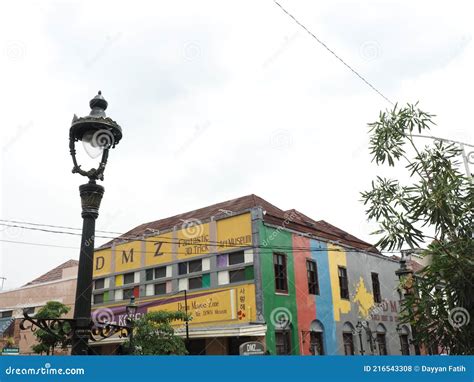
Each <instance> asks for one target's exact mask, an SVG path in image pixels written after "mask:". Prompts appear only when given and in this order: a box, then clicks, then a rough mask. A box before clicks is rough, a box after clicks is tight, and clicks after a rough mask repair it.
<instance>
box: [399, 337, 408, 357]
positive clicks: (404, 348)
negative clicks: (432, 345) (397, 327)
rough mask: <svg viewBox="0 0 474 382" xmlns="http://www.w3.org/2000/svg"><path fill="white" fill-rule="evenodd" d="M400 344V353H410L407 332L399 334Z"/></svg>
mask: <svg viewBox="0 0 474 382" xmlns="http://www.w3.org/2000/svg"><path fill="white" fill-rule="evenodd" d="M400 346H401V351H402V355H410V342H409V341H408V334H402V335H400Z"/></svg>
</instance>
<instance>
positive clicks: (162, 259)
mask: <svg viewBox="0 0 474 382" xmlns="http://www.w3.org/2000/svg"><path fill="white" fill-rule="evenodd" d="M172 242H173V233H172V232H168V233H165V234H163V235H159V236H154V237H150V238H147V239H146V243H145V265H147V266H149V265H156V264H163V263H169V262H171V261H172V257H173V255H172V250H173V245H172Z"/></svg>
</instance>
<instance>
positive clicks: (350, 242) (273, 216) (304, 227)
mask: <svg viewBox="0 0 474 382" xmlns="http://www.w3.org/2000/svg"><path fill="white" fill-rule="evenodd" d="M254 207H261V208H262V209H263V211H264V213H265V214H264V218H263V219H264V221H265V222H266V223H269V224H274V225H278V226H281V225H284V226H285V227H286V228H289V229H293V230H295V231H298V232H301V233H308V234H313V235H315V236H317V237H320V238H323V239H327V240H331V241H335V242H339V243H341V244H345V245H347V246H351V247H354V248H357V249H362V250H366V251H370V252H374V253H379V252H378V251H377V250H376V249H375V247H374V246H373V245H372V244H369V243H366V242H365V241H363V240H360V239H358V238H357V237H355V236H353V235H350V234H349V233H347V232H345V231H343V230H341V229H339V228H337V227H335V226H333V225H331V224H329V223H327V222H325V221H324V220H319V221H316V220H313V219H311V218H309V217H308V216H306V215H304V214H303V213H301V212H299V211H297V210H295V209H292V210H287V211H284V210H282V209H280V208H278V207H276V206H275V205H273V204H271V203H269V202H267V201H266V200H264V199H262V198H261V197H259V196H257V195H254V194H252V195H247V196H242V197H240V198H237V199H232V200H228V201H225V202H221V203H217V204H213V205H211V206H207V207H204V208H200V209H198V210H194V211H190V212H185V213H183V214H179V215H175V216H172V217H169V218H165V219H161V220H156V221H153V222H149V223H144V224H141V225H139V226H137V227H135V228H133V229H132V230H130V231H128V232H126V233H125V234H123V235H121V236H120V237H118V238H117V239H114V240H117V241H122V240H125V239H126V238H130V237H139V236H141V235H143V234H144V233H146V231H154V230H158V231H163V230H167V229H171V228H172V227H174V226H179V225H182V224H183V221H186V220H191V219H197V220H205V219H209V218H211V217H212V216H225V215H226V213H228V212H229V211H231V212H234V213H235V212H240V211H244V210H249V209H251V208H254ZM114 240H112V241H110V242H108V243H106V244H104V245H103V246H102V247H100V248H104V247H108V246H110V245H111V244H112V242H113V241H114Z"/></svg>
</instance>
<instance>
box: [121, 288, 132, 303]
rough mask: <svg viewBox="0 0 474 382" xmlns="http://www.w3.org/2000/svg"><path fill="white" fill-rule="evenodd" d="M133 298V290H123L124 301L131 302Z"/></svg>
mask: <svg viewBox="0 0 474 382" xmlns="http://www.w3.org/2000/svg"><path fill="white" fill-rule="evenodd" d="M132 297H133V288H129V289H124V290H123V299H124V300H130V299H131V298H132Z"/></svg>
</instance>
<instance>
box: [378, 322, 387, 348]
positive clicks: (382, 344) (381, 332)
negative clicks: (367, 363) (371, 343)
mask: <svg viewBox="0 0 474 382" xmlns="http://www.w3.org/2000/svg"><path fill="white" fill-rule="evenodd" d="M386 334H387V329H385V326H383V325H382V324H378V325H377V345H378V348H379V355H387V354H388V352H387V339H386Z"/></svg>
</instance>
